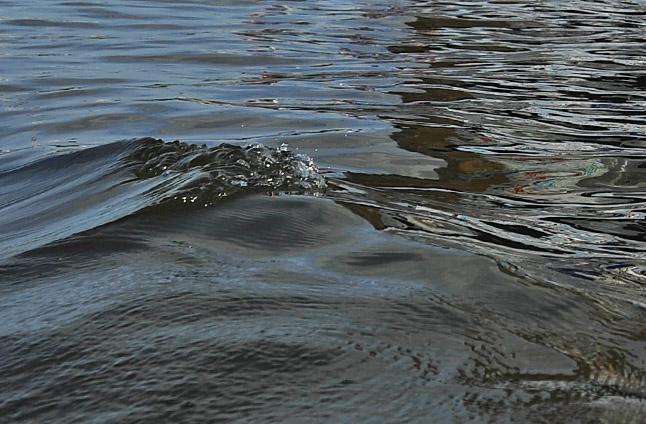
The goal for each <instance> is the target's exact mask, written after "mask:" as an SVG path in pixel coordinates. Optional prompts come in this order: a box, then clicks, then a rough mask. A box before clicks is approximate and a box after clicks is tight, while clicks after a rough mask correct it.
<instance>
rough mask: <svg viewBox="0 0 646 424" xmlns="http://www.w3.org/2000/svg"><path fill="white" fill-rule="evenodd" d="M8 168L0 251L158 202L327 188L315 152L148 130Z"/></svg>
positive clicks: (209, 201)
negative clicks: (163, 136)
mask: <svg viewBox="0 0 646 424" xmlns="http://www.w3.org/2000/svg"><path fill="white" fill-rule="evenodd" d="M5 159H6V161H5V162H6V163H5V164H3V166H2V167H0V169H2V171H0V258H7V257H10V256H13V255H16V254H19V253H21V252H25V251H27V250H32V249H35V248H38V247H40V246H43V245H45V244H48V243H52V242H54V241H56V240H61V239H63V238H66V237H69V236H71V235H73V234H77V233H80V232H83V231H87V230H90V229H92V228H96V227H98V226H101V225H104V224H107V223H109V222H112V221H115V220H118V219H121V218H124V217H126V216H129V215H132V214H135V213H137V212H139V211H142V210H144V209H147V208H151V207H158V206H162V205H163V206H164V207H169V206H171V207H176V206H177V207H207V206H212V205H214V204H215V203H216V202H218V201H220V200H222V199H224V198H228V197H231V196H233V195H236V194H242V193H250V192H255V193H258V192H260V193H277V192H289V193H298V194H311V195H317V194H321V193H323V192H324V191H325V189H326V183H325V179H324V178H323V177H322V176H321V175H320V174H319V173H318V169H317V167H316V166H315V165H314V163H313V162H312V160H311V159H310V158H309V157H307V156H305V155H300V154H294V153H292V152H290V151H289V150H287V149H286V148H285V147H280V148H271V147H267V146H262V145H252V146H246V147H241V146H235V145H231V144H222V145H219V146H216V147H207V146H206V145H194V144H187V143H181V142H179V141H174V142H164V141H163V140H160V139H154V138H141V139H134V140H125V141H118V142H114V143H110V144H106V145H102V146H99V147H94V148H89V149H85V150H80V151H75V152H72V153H66V154H61V155H57V156H53V157H47V158H45V159H38V160H35V161H33V162H28V163H26V164H25V163H24V161H23V162H21V163H20V164H19V165H17V166H12V165H11V164H12V163H15V161H13V162H12V160H13V159H7V158H5Z"/></svg>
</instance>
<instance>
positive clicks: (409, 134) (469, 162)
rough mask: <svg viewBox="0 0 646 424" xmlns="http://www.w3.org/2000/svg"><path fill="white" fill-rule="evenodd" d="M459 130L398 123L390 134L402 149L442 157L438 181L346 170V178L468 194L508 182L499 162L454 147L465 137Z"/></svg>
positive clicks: (386, 185)
mask: <svg viewBox="0 0 646 424" xmlns="http://www.w3.org/2000/svg"><path fill="white" fill-rule="evenodd" d="M461 132H462V130H460V129H458V128H450V127H426V126H401V127H400V131H399V132H397V133H395V134H393V135H392V138H393V139H394V140H395V141H396V142H397V144H398V145H399V147H401V148H402V149H405V150H408V151H411V152H417V153H422V154H425V155H428V156H432V157H435V158H440V159H443V160H444V161H445V162H446V164H447V165H446V166H445V167H443V168H439V169H437V170H436V172H437V174H438V176H439V179H437V180H428V179H420V178H410V177H403V176H399V175H369V174H357V173H349V174H348V179H349V180H350V181H352V182H355V183H358V184H362V185H367V186H372V187H376V186H378V187H402V186H403V187H423V188H428V187H432V188H444V189H449V190H457V191H464V192H471V193H482V192H486V191H488V190H489V189H491V188H492V187H495V186H501V185H504V184H506V183H508V179H507V176H506V171H505V168H504V167H503V166H502V165H500V164H498V163H495V162H492V161H490V160H487V159H486V158H485V157H483V156H481V155H478V154H476V153H472V152H464V151H459V150H456V149H454V148H453V146H455V145H456V144H457V143H458V142H459V140H460V139H464V135H462V134H461Z"/></svg>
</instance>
